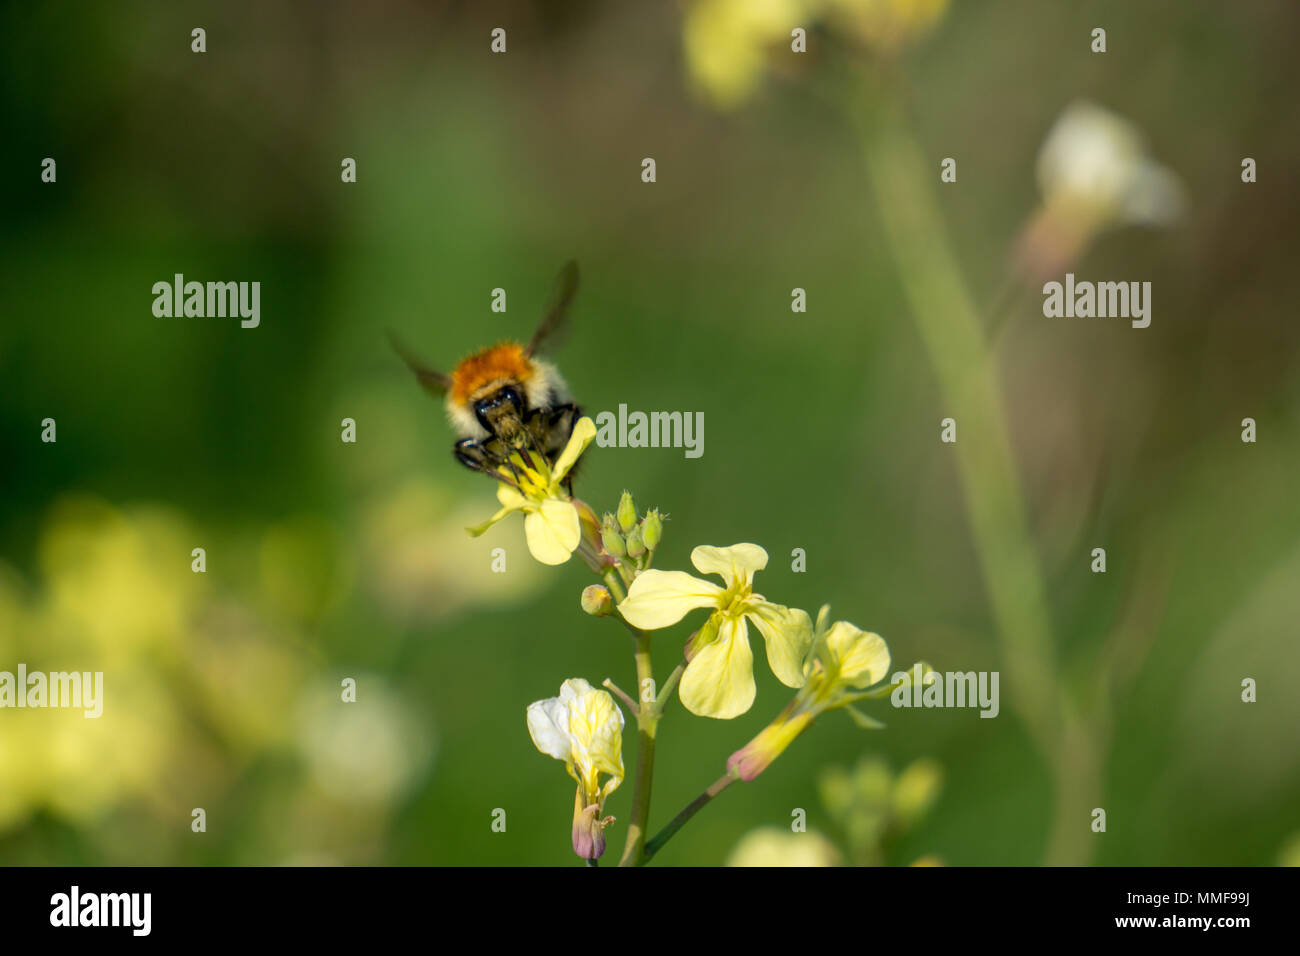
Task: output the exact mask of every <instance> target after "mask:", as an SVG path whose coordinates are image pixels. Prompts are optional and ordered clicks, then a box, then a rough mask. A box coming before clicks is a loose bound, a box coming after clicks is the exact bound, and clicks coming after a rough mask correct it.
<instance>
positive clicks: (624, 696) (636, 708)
mask: <svg viewBox="0 0 1300 956" xmlns="http://www.w3.org/2000/svg"><path fill="white" fill-rule="evenodd" d="M601 683H602V684H604V686H605V687H607V688H608V689H609V690H612V691H613V692H614V693H615V694H617V695H618V697H619V699H620V700H621V701H623V703H625V704H627V709H628V710H630V711H632V714H633V715H634V716H635V715H636V714H637V713H639V712H640V710H641V705H640V704H638V703H637V702H636V701H635V700H633V699H632V697H631V695H629V694H628V692H627V691H625V690H624V689H623V688H621V687H619V686H618V685H617V684H615V683H614V682H613V681H612V680H610V679H609V678H608V677H606V678H605V679H604V680H603V681H601Z"/></svg>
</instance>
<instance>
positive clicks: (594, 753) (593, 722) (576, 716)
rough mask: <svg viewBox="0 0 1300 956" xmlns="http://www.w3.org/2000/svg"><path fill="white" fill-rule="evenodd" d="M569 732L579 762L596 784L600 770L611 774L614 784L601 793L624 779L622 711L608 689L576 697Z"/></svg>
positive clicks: (571, 711)
mask: <svg viewBox="0 0 1300 956" xmlns="http://www.w3.org/2000/svg"><path fill="white" fill-rule="evenodd" d="M569 736H570V739H571V740H572V741H573V754H574V760H575V762H576V763H577V764H578V766H579V767H581V768H582V769H583V770H584V772H586V773H588V774H590V780H591V783H592V784H593V785H594V783H595V780H596V776H597V774H601V773H604V774H608V775H609V776H610V777H611V778H612V780H611V784H612V785H611V784H606V786H605V787H604V788H603V790H602V793H603V794H604V795H608V794H609V793H612V792H613V791H614V789H615V788H616V787H618V785H619V784H620V783H622V782H623V712H622V711H621V710H619V709H618V705H617V704H615V703H614V698H613V697H611V696H610V695H609V693H608V691H603V690H594V689H593V690H591V692H590V693H586V694H583V695H581V696H580V697H578V698H576V699H575V700H574V701H573V703H572V704H571V705H570V706H569ZM591 795H592V796H593V798H594V797H595V793H594V792H593V793H592V794H591Z"/></svg>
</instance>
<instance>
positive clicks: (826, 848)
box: [727, 827, 840, 867]
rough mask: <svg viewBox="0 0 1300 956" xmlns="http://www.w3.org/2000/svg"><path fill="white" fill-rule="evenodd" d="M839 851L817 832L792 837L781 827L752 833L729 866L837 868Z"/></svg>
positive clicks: (736, 849) (733, 854)
mask: <svg viewBox="0 0 1300 956" xmlns="http://www.w3.org/2000/svg"><path fill="white" fill-rule="evenodd" d="M839 864H840V851H839V850H837V849H836V848H835V844H833V843H831V841H830V840H828V839H826V837H824V836H822V835H821V834H820V833H818V832H817V831H816V830H809V831H807V832H806V833H793V832H791V831H789V830H783V829H780V828H779V827H758V828H757V829H754V830H750V831H749V832H748V833H746V834H745V835H744V836H743V837H741V838H740V842H739V843H737V844H736V845H735V847H734V848H733V849H732V851H731V853H730V854H729V855H728V857H727V866H782V867H785V866H789V867H795V866H838V865H839Z"/></svg>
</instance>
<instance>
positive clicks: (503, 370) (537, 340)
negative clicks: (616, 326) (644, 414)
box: [389, 262, 582, 484]
mask: <svg viewBox="0 0 1300 956" xmlns="http://www.w3.org/2000/svg"><path fill="white" fill-rule="evenodd" d="M577 289H578V267H577V264H576V263H573V262H569V263H567V264H566V265H565V266H564V268H563V269H561V270H560V274H559V278H558V279H557V281H556V288H555V292H554V294H553V296H552V298H551V302H550V305H549V306H548V307H547V309H546V311H545V312H544V313H543V314H542V318H541V321H540V322H538V324H537V330H536V331H535V332H534V333H533V337H532V339H530V340H529V342H528V344H527V345H523V344H521V343H519V342H514V341H506V342H501V343H499V344H497V345H492V346H489V347H488V348H485V349H483V350H481V351H479V352H476V353H474V354H473V355H471V356H469V357H468V358H465V359H463V360H461V362H460V363H459V364H458V365H457V366H456V367H455V368H454V369H452V372H451V374H450V375H447V374H445V373H443V372H439V371H436V370H435V369H433V368H431V367H429V366H428V365H426V364H424V363H423V362H421V361H420V360H419V359H418V358H416V357H415V356H414V355H413V354H412V353H411V352H410V351H409V350H408V349H407V348H406V347H405V346H404V345H403V344H402V343H401V341H399V340H398V339H397V337H396V336H395V335H393V333H392V332H389V339H390V340H391V341H392V344H393V348H394V349H396V351H397V354H398V355H400V356H401V357H402V360H403V361H405V362H406V364H407V366H409V367H410V369H411V371H412V372H414V373H415V377H416V379H417V380H418V381H419V383H420V384H421V385H422V386H423V387H424V389H425V390H426V391H427V392H429V393H430V394H432V395H434V396H436V397H439V398H442V399H443V400H444V403H445V405H446V409H447V418H448V419H449V420H450V422H451V426H452V428H453V429H454V430H455V431H456V433H457V434H459V435H460V436H461V437H460V438H459V440H458V441H457V442H456V444H455V445H453V446H452V452H453V454H454V455H455V456H456V460H457V461H459V462H460V463H461V464H462V465H464V466H465V467H467V468H469V469H471V470H473V471H478V472H482V473H483V474H485V475H490V476H492V477H493V478H496V479H498V480H501V481H509V478H508V477H507V476H508V475H509V474H514V475H515V479H516V482H517V481H518V474H517V468H516V466H515V464H514V462H513V461H512V457H511V456H512V455H516V456H517V458H518V459H519V460H524V459H525V458H526V456H527V455H529V454H530V453H531V454H536V455H539V456H541V457H542V458H544V459H545V460H546V461H547V463H548V465H549V464H553V463H554V461H555V459H556V458H557V457H558V456H559V454H560V452H561V451H563V450H564V446H565V445H566V444H568V441H569V436H570V435H571V434H572V433H573V426H574V425H575V424H576V423H577V421H578V419H579V418H581V417H582V412H581V410H580V409H579V408H578V406H577V405H576V404H574V401H573V397H572V395H571V394H570V392H569V387H568V385H567V384H565V381H564V379H563V377H562V376H561V375H560V373H559V371H558V370H557V369H556V368H555V366H554V365H552V364H551V363H550V362H547V361H545V360H544V359H540V358H538V357H537V355H536V353H537V351H538V349H539V348H540V347H541V346H542V345H543V343H545V342H547V341H551V340H553V338H554V336H555V335H556V333H558V332H560V331H561V330H562V329H563V328H564V327H565V326H566V324H567V320H568V312H569V305H570V303H571V302H572V301H573V296H574V293H575V292H577ZM571 481H572V473H570V475H569V476H568V477H567V478H566V482H565V483H566V484H568V483H570V482H571Z"/></svg>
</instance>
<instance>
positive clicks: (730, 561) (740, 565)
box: [691, 544, 767, 586]
mask: <svg viewBox="0 0 1300 956" xmlns="http://www.w3.org/2000/svg"><path fill="white" fill-rule="evenodd" d="M691 564H693V565H695V568H696V570H698V571H699V572H700V573H701V574H720V575H722V577H723V579H724V580H726V582H727V584H728V586H730V585H732V584H735V583H736V582H737V581H745V582H749V581H750V580H751V579H752V578H753V576H754V572H755V571H762V570H763V569H764V568H765V567H767V552H766V551H764V550H763V549H762V548H760V547H759V546H758V545H756V544H733V545H732V546H731V547H729V548H715V547H713V546H712V545H707V544H702V545H700V546H699V547H698V548H696V549H695V550H694V551H692V552H691Z"/></svg>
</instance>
